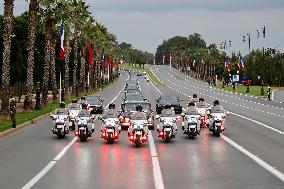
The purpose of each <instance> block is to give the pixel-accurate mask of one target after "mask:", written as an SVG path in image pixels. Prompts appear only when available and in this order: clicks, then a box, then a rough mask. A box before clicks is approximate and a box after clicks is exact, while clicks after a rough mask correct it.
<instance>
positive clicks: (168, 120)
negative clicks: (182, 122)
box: [161, 117, 175, 125]
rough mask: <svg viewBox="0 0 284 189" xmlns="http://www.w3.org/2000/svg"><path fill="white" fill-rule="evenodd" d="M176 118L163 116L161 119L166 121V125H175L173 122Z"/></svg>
mask: <svg viewBox="0 0 284 189" xmlns="http://www.w3.org/2000/svg"><path fill="white" fill-rule="evenodd" d="M174 120H175V117H162V118H161V121H162V122H163V123H164V125H173V122H174Z"/></svg>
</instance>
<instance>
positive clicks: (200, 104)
mask: <svg viewBox="0 0 284 189" xmlns="http://www.w3.org/2000/svg"><path fill="white" fill-rule="evenodd" d="M196 107H197V108H206V105H205V104H204V103H197V105H196Z"/></svg>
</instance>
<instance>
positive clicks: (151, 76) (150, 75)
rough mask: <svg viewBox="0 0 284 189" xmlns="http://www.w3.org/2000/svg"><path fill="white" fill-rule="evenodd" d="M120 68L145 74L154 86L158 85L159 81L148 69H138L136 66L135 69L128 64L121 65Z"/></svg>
mask: <svg viewBox="0 0 284 189" xmlns="http://www.w3.org/2000/svg"><path fill="white" fill-rule="evenodd" d="M120 67H122V68H127V69H132V70H137V71H140V72H146V73H147V75H148V76H149V77H150V78H151V80H152V81H153V82H154V83H155V84H156V85H160V84H161V81H160V80H159V79H158V78H157V77H156V76H155V75H154V74H153V73H152V72H151V71H150V70H149V69H148V68H146V67H145V68H143V67H141V68H140V67H139V66H138V65H137V66H136V67H135V66H134V65H129V64H126V63H125V64H122V65H121V66H120Z"/></svg>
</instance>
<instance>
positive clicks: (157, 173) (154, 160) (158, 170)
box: [149, 131, 165, 189]
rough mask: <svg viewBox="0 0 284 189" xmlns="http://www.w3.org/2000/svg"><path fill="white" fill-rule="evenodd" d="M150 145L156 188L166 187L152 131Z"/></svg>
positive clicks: (162, 188)
mask: <svg viewBox="0 0 284 189" xmlns="http://www.w3.org/2000/svg"><path fill="white" fill-rule="evenodd" d="M149 146H150V152H151V156H152V165H153V175H154V183H155V188H156V189H164V188H165V187H164V182H163V177H162V172H161V167H160V163H159V159H158V156H157V151H156V147H155V144H154V139H153V136H152V133H151V131H150V133H149Z"/></svg>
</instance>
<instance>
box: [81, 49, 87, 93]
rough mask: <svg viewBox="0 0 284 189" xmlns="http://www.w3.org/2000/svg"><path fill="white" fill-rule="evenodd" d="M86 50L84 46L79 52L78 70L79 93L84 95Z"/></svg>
mask: <svg viewBox="0 0 284 189" xmlns="http://www.w3.org/2000/svg"><path fill="white" fill-rule="evenodd" d="M85 55H86V49H85V47H84V45H82V48H81V51H80V58H81V69H80V79H79V80H80V88H81V90H80V91H81V92H83V93H85V92H86V87H85V86H86V73H85V72H86V59H85Z"/></svg>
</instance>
